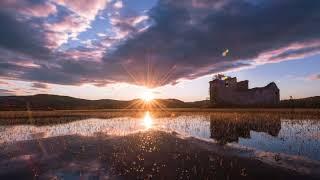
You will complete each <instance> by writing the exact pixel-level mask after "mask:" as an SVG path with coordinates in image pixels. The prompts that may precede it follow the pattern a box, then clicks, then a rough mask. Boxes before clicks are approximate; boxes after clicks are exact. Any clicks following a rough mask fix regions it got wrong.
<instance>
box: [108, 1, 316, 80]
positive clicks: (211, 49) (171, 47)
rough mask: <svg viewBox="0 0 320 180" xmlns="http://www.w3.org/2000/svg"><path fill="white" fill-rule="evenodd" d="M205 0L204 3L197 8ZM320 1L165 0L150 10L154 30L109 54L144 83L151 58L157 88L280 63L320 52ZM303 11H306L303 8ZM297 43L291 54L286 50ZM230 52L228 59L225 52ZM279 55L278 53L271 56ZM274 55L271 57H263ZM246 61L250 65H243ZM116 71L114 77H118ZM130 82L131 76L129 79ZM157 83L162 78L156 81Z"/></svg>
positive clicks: (129, 41) (109, 57) (110, 59)
mask: <svg viewBox="0 0 320 180" xmlns="http://www.w3.org/2000/svg"><path fill="white" fill-rule="evenodd" d="M197 2H201V4H199V3H198V4H197ZM319 5H320V2H317V1H299V0H293V1H291V0H290V1H281V2H280V1H259V2H255V3H251V1H231V0H229V1H209V0H208V1H196V0H192V1H191V0H181V1H173V0H162V1H159V3H158V4H157V6H156V7H154V8H153V9H152V10H151V11H150V18H152V19H153V21H154V22H155V23H154V26H152V27H150V28H149V29H148V30H146V31H145V32H144V33H141V34H139V35H137V36H135V37H133V38H131V39H129V40H128V41H127V42H126V43H124V44H122V45H121V46H119V48H118V49H117V50H116V52H115V53H113V54H107V55H106V56H105V58H104V60H105V62H110V61H111V62H114V63H115V64H125V65H126V66H127V68H128V69H129V70H130V71H132V73H133V74H135V76H136V79H139V80H137V81H141V82H143V81H145V79H147V78H146V76H147V75H146V74H147V73H146V66H147V61H148V60H147V59H148V58H149V59H151V60H150V61H152V64H153V66H154V67H156V68H154V69H152V74H153V75H152V76H153V77H152V78H153V79H161V78H162V77H161V76H165V75H164V74H166V73H167V72H170V71H171V70H172V69H173V70H172V72H170V77H169V78H167V79H166V80H165V81H164V82H163V83H160V84H154V85H155V86H158V85H164V84H167V83H174V82H176V81H178V80H179V79H194V78H197V77H200V76H203V75H207V74H212V73H218V72H221V71H226V70H232V69H235V68H240V67H244V66H249V65H250V64H259V62H260V61H263V62H264V63H270V62H277V61H281V60H284V59H287V58H290V59H291V58H295V57H299V58H301V57H304V56H307V55H310V54H311V53H312V54H314V53H317V52H319V48H318V47H317V46H311V45H310V44H312V43H314V42H317V43H318V42H319V38H320V34H319V33H317V32H318V31H319V30H320V25H319V24H318V23H316V21H315V19H318V18H320V13H319V12H320V11H319V10H320V9H319V7H320V6H319ZM302 7H303V8H302ZM294 45H299V46H300V47H299V48H296V49H294V51H291V52H290V49H286V47H290V46H294ZM225 49H229V50H230V53H229V54H228V56H225V57H223V56H221V52H223V51H224V50H225ZM275 51H278V52H277V54H274V53H272V52H275ZM267 53H272V54H270V56H263V57H262V56H261V55H263V54H267ZM243 60H246V62H248V63H249V64H247V63H244V61H243ZM116 76H117V73H115V74H114V77H116ZM129 78H130V77H129ZM154 81H155V82H157V81H158V82H159V80H154Z"/></svg>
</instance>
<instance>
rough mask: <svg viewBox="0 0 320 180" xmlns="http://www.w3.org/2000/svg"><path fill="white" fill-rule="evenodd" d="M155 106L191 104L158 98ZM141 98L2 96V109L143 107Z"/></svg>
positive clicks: (0, 104)
mask: <svg viewBox="0 0 320 180" xmlns="http://www.w3.org/2000/svg"><path fill="white" fill-rule="evenodd" d="M156 102H157V103H155V104H154V106H157V107H163V108H164V107H167V108H178V107H179V108H187V107H191V106H190V104H188V103H185V102H183V101H180V100H177V99H157V100H156ZM144 106H145V104H144V103H143V101H142V100H140V99H134V100H130V101H120V100H112V99H101V100H86V99H79V98H73V97H69V96H58V95H48V94H38V95H34V96H0V110H3V111H6V110H28V109H30V110H82V109H83V110H91V109H124V108H131V109H134V108H143V107H144Z"/></svg>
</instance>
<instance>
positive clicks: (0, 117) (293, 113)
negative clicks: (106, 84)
mask: <svg viewBox="0 0 320 180" xmlns="http://www.w3.org/2000/svg"><path fill="white" fill-rule="evenodd" d="M149 111H150V113H151V114H152V116H153V117H154V118H162V117H176V116H181V115H200V114H201V115H208V116H210V118H211V119H212V120H236V119H246V120H247V119H250V120H259V119H263V120H265V119H275V118H285V119H309V118H310V119H320V110H319V109H294V110H293V109H196V108H195V109H190V108H186V109H161V110H160V109H159V110H155V109H151V110H149ZM145 112H146V110H145V109H130V110H128V109H120V110H114V109H112V110H109V109H107V110H61V111H0V125H16V124H34V125H48V124H58V123H67V122H72V121H76V120H82V119H86V118H101V119H110V118H116V117H133V118H140V117H143V116H144V113H145Z"/></svg>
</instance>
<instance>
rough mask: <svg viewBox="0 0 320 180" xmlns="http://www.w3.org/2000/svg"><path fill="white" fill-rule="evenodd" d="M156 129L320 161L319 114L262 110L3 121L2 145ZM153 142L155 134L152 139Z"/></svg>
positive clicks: (0, 131)
mask: <svg viewBox="0 0 320 180" xmlns="http://www.w3.org/2000/svg"><path fill="white" fill-rule="evenodd" d="M60 119H61V118H60ZM50 121H54V119H51V120H50ZM154 130H160V131H164V132H172V131H174V132H176V133H178V134H180V135H182V136H191V137H195V138H200V139H205V140H208V141H217V142H219V143H220V144H223V145H225V144H227V145H234V144H236V145H240V146H244V147H249V148H254V149H257V150H261V151H267V152H275V153H286V154H290V155H298V156H302V157H307V158H310V159H315V160H320V148H319V147H320V133H319V132H320V121H319V119H316V120H309V119H304V120H288V119H282V118H281V117H280V116H273V115H268V116H267V115H257V114H249V115H239V114H229V115H225V114H223V115H221V114H214V113H211V114H208V113H197V114H181V115H172V114H168V115H161V116H159V115H158V116H156V115H155V114H152V112H145V114H143V115H141V116H137V117H117V118H110V119H96V118H89V119H85V120H79V121H73V122H69V123H62V124H52V125H45V126H32V125H14V126H13V125H6V126H5V125H1V126H0V146H1V147H4V148H5V147H6V145H5V144H7V143H9V144H14V143H17V142H28V141H29V140H34V139H38V140H40V139H48V138H52V137H62V138H63V137H65V136H69V135H78V136H83V137H97V136H99V137H100V135H102V136H106V135H107V136H127V135H129V134H134V133H137V132H139V131H154ZM151 141H152V138H150V140H148V142H151ZM1 147H0V148H1Z"/></svg>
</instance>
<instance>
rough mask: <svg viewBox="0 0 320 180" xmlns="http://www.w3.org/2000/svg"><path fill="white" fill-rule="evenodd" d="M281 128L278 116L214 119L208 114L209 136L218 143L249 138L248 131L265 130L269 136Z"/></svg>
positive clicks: (277, 132)
mask: <svg viewBox="0 0 320 180" xmlns="http://www.w3.org/2000/svg"><path fill="white" fill-rule="evenodd" d="M280 130H281V121H280V117H279V116H276V117H272V118H270V117H269V118H267V119H255V118H253V117H251V118H250V117H246V118H245V119H233V120H230V119H227V120H224V119H216V118H215V117H214V115H211V116H210V132H211V138H213V139H215V140H217V141H218V142H219V143H220V144H226V143H229V142H238V140H239V138H240V137H241V138H250V131H255V132H265V133H268V134H269V135H271V136H274V137H276V136H278V134H279V132H280Z"/></svg>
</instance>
